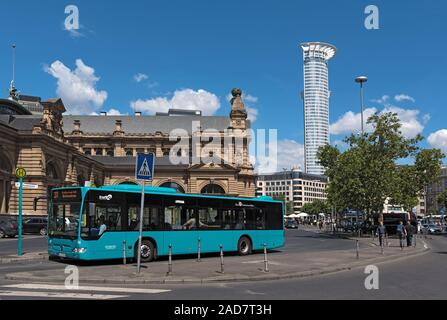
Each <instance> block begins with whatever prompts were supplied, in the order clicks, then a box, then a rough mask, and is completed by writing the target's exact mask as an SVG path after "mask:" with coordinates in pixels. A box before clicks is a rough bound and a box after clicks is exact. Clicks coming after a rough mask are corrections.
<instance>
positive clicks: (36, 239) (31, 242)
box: [0, 235, 48, 256]
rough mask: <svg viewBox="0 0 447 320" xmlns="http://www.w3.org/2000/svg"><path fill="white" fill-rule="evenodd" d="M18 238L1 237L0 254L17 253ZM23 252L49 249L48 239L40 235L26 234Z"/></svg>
mask: <svg viewBox="0 0 447 320" xmlns="http://www.w3.org/2000/svg"><path fill="white" fill-rule="evenodd" d="M17 242H18V238H17V237H15V238H12V239H11V238H3V239H0V256H6V255H10V254H17ZM22 248H23V252H24V253H26V252H42V251H46V250H47V248H48V247H47V239H46V238H45V237H42V236H38V235H24V236H23V244H22Z"/></svg>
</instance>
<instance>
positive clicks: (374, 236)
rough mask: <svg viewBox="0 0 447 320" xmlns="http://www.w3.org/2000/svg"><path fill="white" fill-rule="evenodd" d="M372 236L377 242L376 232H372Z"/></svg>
mask: <svg viewBox="0 0 447 320" xmlns="http://www.w3.org/2000/svg"><path fill="white" fill-rule="evenodd" d="M371 235H372V238H373V241H375V240H376V234H375V233H374V230H372V231H371Z"/></svg>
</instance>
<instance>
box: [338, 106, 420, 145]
mask: <svg viewBox="0 0 447 320" xmlns="http://www.w3.org/2000/svg"><path fill="white" fill-rule="evenodd" d="M377 111H378V110H377V109H376V108H367V109H365V110H364V113H363V117H364V120H363V121H364V123H365V131H367V132H371V131H372V129H373V128H372V126H371V125H368V124H366V121H367V120H368V118H369V117H370V116H371V115H373V114H374V113H376V112H377ZM386 112H393V113H397V115H398V116H399V119H400V121H401V124H402V127H401V131H402V134H403V135H404V136H405V137H407V138H414V137H415V136H416V135H417V134H419V133H421V132H422V131H423V130H424V125H423V124H422V123H421V122H420V121H419V119H418V118H419V114H420V111H419V110H410V109H403V108H399V107H395V106H389V107H386V108H385V109H383V111H381V113H386ZM423 118H424V119H423V121H424V120H427V115H425V116H424V117H423ZM360 119H361V114H360V113H354V112H352V111H349V112H346V113H345V114H344V115H343V116H342V117H340V118H339V119H338V120H337V121H336V122H335V123H333V124H332V125H331V126H330V133H331V134H334V135H338V134H349V133H356V132H360V131H361V120H360Z"/></svg>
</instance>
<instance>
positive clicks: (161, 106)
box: [130, 89, 220, 116]
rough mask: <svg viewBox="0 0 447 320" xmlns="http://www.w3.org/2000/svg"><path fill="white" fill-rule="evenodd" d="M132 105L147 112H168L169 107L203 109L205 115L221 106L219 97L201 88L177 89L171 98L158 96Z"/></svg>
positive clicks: (131, 104) (133, 107)
mask: <svg viewBox="0 0 447 320" xmlns="http://www.w3.org/2000/svg"><path fill="white" fill-rule="evenodd" d="M130 106H131V108H132V109H133V110H135V111H141V112H144V113H147V114H154V113H156V112H167V111H168V110H169V109H186V110H201V111H202V113H203V115H205V116H207V115H213V114H214V113H215V112H216V111H217V110H218V109H219V108H220V101H219V98H218V97H217V96H216V95H215V94H213V93H210V92H208V91H205V90H202V89H199V90H197V91H194V90H192V89H183V90H177V91H175V92H174V95H173V97H172V98H171V99H168V98H166V97H158V98H154V99H148V100H142V99H138V100H136V101H132V102H131V103H130Z"/></svg>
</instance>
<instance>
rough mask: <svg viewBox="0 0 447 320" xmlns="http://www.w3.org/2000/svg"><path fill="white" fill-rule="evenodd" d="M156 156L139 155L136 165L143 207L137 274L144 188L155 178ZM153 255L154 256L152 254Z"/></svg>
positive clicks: (142, 216)
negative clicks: (147, 182) (148, 181)
mask: <svg viewBox="0 0 447 320" xmlns="http://www.w3.org/2000/svg"><path fill="white" fill-rule="evenodd" d="M154 164H155V154H153V153H150V154H143V153H139V154H138V155H137V159H136V165H135V178H136V179H137V180H141V205H140V228H139V229H140V230H139V235H138V250H137V253H138V257H137V273H138V274H139V273H140V271H141V244H142V242H143V219H144V187H145V184H146V180H152V179H153V177H154ZM151 254H154V253H153V252H151Z"/></svg>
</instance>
